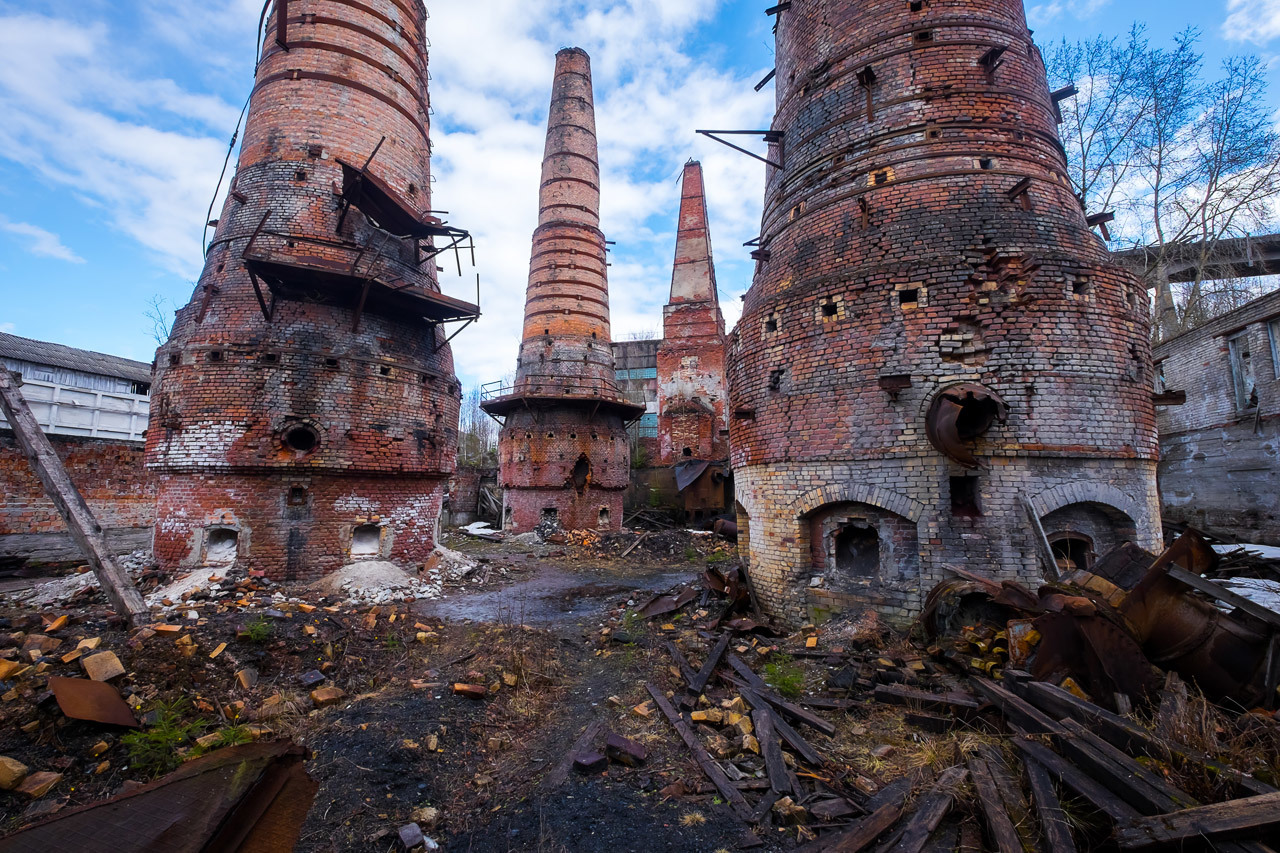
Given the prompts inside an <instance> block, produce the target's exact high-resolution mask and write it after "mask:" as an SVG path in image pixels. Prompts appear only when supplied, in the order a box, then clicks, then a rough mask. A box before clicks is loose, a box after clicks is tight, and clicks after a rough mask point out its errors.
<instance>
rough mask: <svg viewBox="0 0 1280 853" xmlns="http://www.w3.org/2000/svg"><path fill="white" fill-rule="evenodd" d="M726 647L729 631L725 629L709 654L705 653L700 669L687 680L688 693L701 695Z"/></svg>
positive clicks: (727, 646) (727, 645)
mask: <svg viewBox="0 0 1280 853" xmlns="http://www.w3.org/2000/svg"><path fill="white" fill-rule="evenodd" d="M728 648H729V633H728V632H727V631H726V632H725V633H724V634H723V635H722V636H721V637H720V640H719V641H718V642H717V643H716V644H715V647H714V648H712V649H711V654H709V655H707V659H706V661H705V662H704V663H703V664H702V669H700V670H698V674H697V675H695V676H694V677H693V680H692V681H690V682H689V693H691V694H692V695H694V696H701V695H702V691H704V690H706V689H707V682H708V681H710V680H711V674H712V673H713V672H715V671H716V667H717V666H719V665H720V658H722V657H724V653H725V651H726V650H727V649H728Z"/></svg>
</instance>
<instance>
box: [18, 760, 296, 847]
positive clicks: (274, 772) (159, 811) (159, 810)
mask: <svg viewBox="0 0 1280 853" xmlns="http://www.w3.org/2000/svg"><path fill="white" fill-rule="evenodd" d="M304 755H305V750H303V749H302V747H299V746H295V745H293V744H291V743H288V742H281V743H254V744H246V745H244V746H233V747H228V748H226V749H220V750H218V751H217V752H212V753H210V754H209V755H206V756H204V757H202V758H197V759H196V760H194V761H190V762H188V763H186V764H184V765H183V766H182V767H180V768H179V769H178V770H176V771H174V772H173V773H170V774H169V775H168V776H165V777H164V778H162V779H159V780H157V781H155V782H152V783H151V784H149V785H144V786H143V787H141V788H138V789H137V790H134V791H131V792H129V793H125V794H121V795H120V796H118V797H113V798H111V799H109V800H105V801H103V802H100V803H95V804H93V805H88V806H84V807H82V808H79V809H75V810H74V811H70V812H64V813H61V814H59V815H57V816H55V817H52V818H50V819H48V820H46V821H43V822H42V823H38V824H36V825H35V826H32V827H29V828H27V829H23V830H20V831H19V832H16V833H14V834H12V835H10V836H8V837H6V838H3V839H0V853H20V851H21V852H22V853H25V851H32V850H67V851H72V850H73V851H76V853H274V851H281V850H292V849H293V848H294V845H295V844H296V843H297V840H298V835H299V833H300V832H301V830H302V823H303V820H304V819H305V818H306V815H307V812H308V811H309V810H310V808H311V803H312V801H313V800H314V799H315V795H316V791H317V790H319V784H318V783H316V782H315V781H313V780H312V779H311V778H310V777H308V776H307V774H306V771H305V770H304V769H303V765H302V762H303V758H304Z"/></svg>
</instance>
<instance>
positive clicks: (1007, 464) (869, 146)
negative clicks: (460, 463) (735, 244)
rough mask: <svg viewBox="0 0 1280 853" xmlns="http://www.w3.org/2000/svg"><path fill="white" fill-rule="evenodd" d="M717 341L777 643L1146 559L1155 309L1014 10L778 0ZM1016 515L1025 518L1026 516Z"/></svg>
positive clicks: (744, 515) (1019, 10)
mask: <svg viewBox="0 0 1280 853" xmlns="http://www.w3.org/2000/svg"><path fill="white" fill-rule="evenodd" d="M777 60H778V66H777V81H778V83H777V114H776V116H775V119H774V122H773V125H772V128H773V130H774V131H775V132H776V134H777V135H778V141H776V142H775V143H773V144H771V146H770V153H769V159H770V160H771V161H772V162H773V164H775V165H773V166H771V167H769V169H768V176H767V186H766V191H765V205H764V214H763V221H762V227H761V236H760V246H761V248H760V250H759V251H758V252H757V253H756V257H757V259H758V265H757V270H756V276H755V281H754V283H753V285H752V287H751V290H750V291H749V292H748V294H747V297H746V302H745V308H744V315H743V318H742V321H741V323H740V324H739V325H738V327H737V329H736V330H735V333H734V336H733V339H732V341H731V343H730V353H731V355H730V362H731V367H730V399H731V403H732V410H733V412H732V420H731V424H732V426H731V430H732V438H733V460H734V469H735V477H736V483H737V496H738V501H739V504H740V506H739V522H740V541H741V542H743V543H745V547H746V550H747V551H748V553H749V559H750V567H751V572H752V575H753V580H754V582H755V585H756V589H757V591H758V592H759V595H760V598H761V600H762V602H763V603H764V604H765V606H766V607H767V609H769V610H770V611H772V612H773V613H775V614H777V615H779V616H781V617H784V618H786V619H789V620H800V619H803V618H808V617H810V616H814V615H818V616H821V615H822V614H824V613H827V612H830V611H833V610H839V609H844V608H849V607H858V606H866V605H871V606H875V607H877V608H879V609H881V610H882V611H883V612H884V613H885V614H887V615H889V616H890V617H893V618H895V619H898V620H905V619H907V618H910V617H911V616H912V615H914V614H915V613H917V612H918V611H919V610H920V608H921V605H922V601H923V598H924V596H925V595H926V594H927V593H928V592H929V590H930V589H931V588H932V587H933V586H934V585H935V584H936V583H937V582H938V581H940V580H943V579H944V578H947V577H949V574H948V570H947V566H948V565H957V566H964V567H968V568H971V569H975V570H978V571H981V572H982V573H984V574H987V575H989V576H992V577H996V578H1021V579H1024V580H1033V579H1036V578H1039V577H1041V574H1042V572H1041V566H1040V564H1039V563H1038V562H1037V540H1038V536H1037V534H1036V533H1035V532H1034V529H1033V525H1032V524H1031V522H1030V520H1029V517H1028V513H1027V511H1025V509H1024V507H1025V506H1026V505H1028V504H1029V506H1030V507H1031V512H1033V513H1034V514H1035V516H1036V517H1037V519H1038V520H1039V521H1040V522H1041V523H1042V525H1043V528H1044V530H1045V533H1046V534H1047V536H1048V538H1049V540H1050V541H1051V543H1052V548H1053V550H1054V552H1055V553H1056V554H1057V556H1058V560H1059V561H1060V562H1062V563H1068V562H1069V563H1073V564H1080V563H1087V562H1088V561H1089V560H1090V559H1092V555H1094V554H1098V553H1102V552H1104V551H1105V550H1106V549H1108V548H1109V547H1111V546H1112V545H1115V544H1117V543H1119V542H1120V541H1122V540H1126V539H1129V540H1133V541H1135V542H1137V543H1138V544H1140V545H1143V546H1145V547H1148V548H1155V547H1156V546H1158V544H1159V542H1160V519H1159V504H1158V498H1157V492H1156V480H1155V464H1156V457H1157V444H1156V430H1155V417H1154V408H1153V405H1152V399H1151V392H1152V376H1151V372H1152V368H1151V353H1150V347H1149V343H1148V316H1149V304H1148V301H1147V300H1148V298H1147V293H1146V290H1145V289H1144V288H1143V287H1142V286H1141V285H1139V284H1138V282H1136V281H1135V280H1134V279H1133V278H1132V276H1130V275H1129V274H1128V273H1126V272H1124V271H1122V270H1121V269H1120V268H1118V267H1117V266H1115V265H1114V264H1113V263H1112V262H1111V259H1110V256H1109V253H1108V252H1107V250H1106V248H1105V246H1104V245H1103V243H1102V242H1101V241H1100V240H1099V239H1098V238H1097V237H1095V236H1094V235H1093V234H1092V233H1091V231H1090V229H1089V226H1088V224H1087V223H1086V218H1085V214H1084V212H1083V211H1082V210H1081V209H1080V205H1079V202H1078V201H1077V200H1076V199H1075V197H1074V196H1073V195H1072V191H1071V184H1070V181H1069V180H1068V178H1067V174H1066V168H1065V167H1066V163H1065V158H1064V152H1063V150H1062V147H1061V144H1060V143H1059V140H1058V136H1057V130H1056V125H1055V112H1056V111H1055V105H1054V101H1053V99H1052V97H1051V96H1050V93H1049V91H1048V87H1047V85H1046V77H1045V69H1044V64H1043V61H1042V59H1041V56H1040V52H1039V51H1038V50H1037V48H1036V47H1035V45H1034V44H1033V43H1032V40H1031V33H1030V31H1029V30H1028V29H1027V25H1026V20H1025V15H1024V10H1023V4H1022V2H1021V0H923V1H922V2H915V3H907V2H904V0H829V1H828V2H821V3H820V2H818V0H796V2H794V3H792V4H790V6H789V8H787V9H785V10H780V12H779V20H778V27H777ZM1024 502H1025V503H1024Z"/></svg>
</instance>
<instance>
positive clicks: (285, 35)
mask: <svg viewBox="0 0 1280 853" xmlns="http://www.w3.org/2000/svg"><path fill="white" fill-rule="evenodd" d="M276 44H278V45H280V47H281V48H282V49H283V50H284V51H285V52H286V53H288V52H289V0H276Z"/></svg>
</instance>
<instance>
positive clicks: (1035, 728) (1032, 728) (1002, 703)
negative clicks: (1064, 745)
mask: <svg viewBox="0 0 1280 853" xmlns="http://www.w3.org/2000/svg"><path fill="white" fill-rule="evenodd" d="M969 681H970V682H971V683H972V684H973V686H974V687H976V688H977V690H978V692H979V693H981V694H982V695H983V696H984V697H985V698H986V700H987V701H988V702H990V703H991V704H993V705H995V706H996V707H997V708H999V709H1000V711H1001V712H1002V713H1003V714H1004V715H1005V717H1006V718H1008V720H1009V721H1010V722H1012V723H1015V724H1016V725H1017V726H1018V728H1020V729H1022V730H1023V731H1027V732H1031V733H1033V734H1048V733H1052V732H1060V731H1062V726H1060V725H1059V724H1058V723H1057V722H1056V721H1054V720H1053V719H1051V718H1049V717H1047V716H1045V715H1044V714H1043V713H1041V712H1040V710H1039V709H1038V708H1036V707H1035V706H1034V705H1032V704H1031V703H1030V702H1028V701H1026V700H1025V699H1020V698H1018V697H1017V696H1015V695H1013V694H1012V693H1010V692H1009V691H1008V690H1005V689H1004V688H1003V687H1001V686H999V685H998V684H996V683H995V682H993V681H987V680H986V679H985V678H971V679H969Z"/></svg>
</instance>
